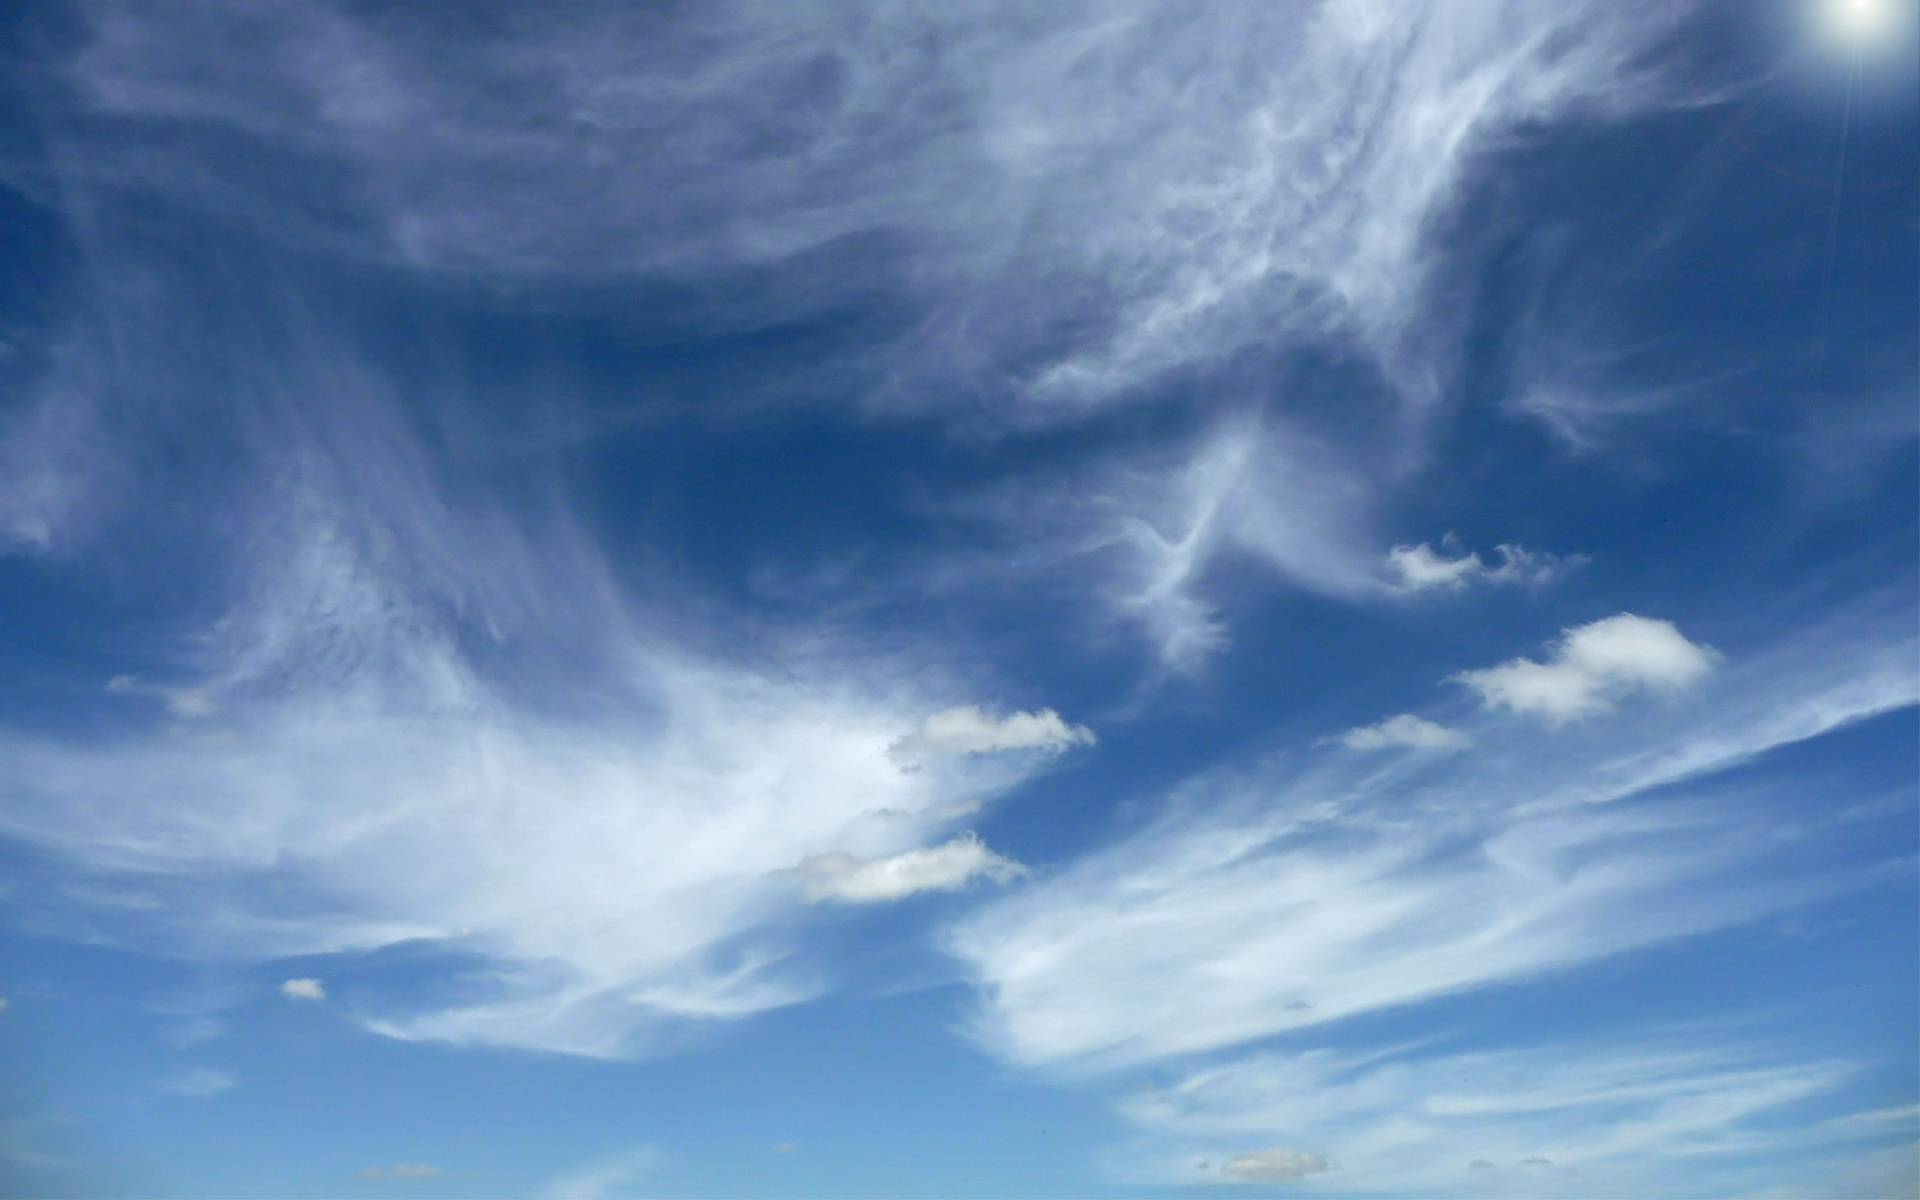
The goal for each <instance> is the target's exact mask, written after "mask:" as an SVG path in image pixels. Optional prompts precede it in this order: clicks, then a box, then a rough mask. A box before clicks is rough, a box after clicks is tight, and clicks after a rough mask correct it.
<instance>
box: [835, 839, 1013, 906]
mask: <svg viewBox="0 0 1920 1200" xmlns="http://www.w3.org/2000/svg"><path fill="white" fill-rule="evenodd" d="M800 871H801V873H802V874H803V875H804V876H805V877H806V881H807V882H806V896H807V899H809V900H813V901H821V900H835V901H839V902H840V903H842V904H876V903H881V902H884V901H889V900H903V899H905V898H906V897H908V896H912V895H915V894H916V893H919V892H953V891H958V890H960V889H961V888H963V887H966V886H967V885H968V884H970V883H973V882H975V881H976V880H982V879H985V880H992V881H994V882H996V883H998V882H1004V881H1005V880H1008V879H1013V878H1015V877H1017V876H1020V875H1024V874H1026V868H1025V867H1022V866H1021V865H1020V864H1019V863H1016V862H1013V861H1011V860H1009V859H1006V858H1002V857H1001V856H1000V855H998V854H995V853H994V852H993V851H991V850H989V849H987V848H986V846H985V845H984V844H982V842H981V841H980V839H979V838H977V837H974V836H972V835H967V836H964V837H957V838H955V839H953V840H952V841H950V842H945V843H943V844H941V845H938V846H931V847H928V848H927V849H924V850H907V851H904V852H902V853H900V854H896V855H893V856H892V857H890V858H880V859H873V860H871V861H864V862H863V861H862V860H860V859H857V858H855V857H853V856H852V855H851V854H819V855H815V856H814V857H812V858H809V859H807V860H806V861H805V862H803V863H801V864H800Z"/></svg>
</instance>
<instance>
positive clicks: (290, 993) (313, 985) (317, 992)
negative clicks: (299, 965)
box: [280, 979, 327, 1000]
mask: <svg viewBox="0 0 1920 1200" xmlns="http://www.w3.org/2000/svg"><path fill="white" fill-rule="evenodd" d="M280 994H281V995H283V996H285V997H286V998H287V999H289V1000H325V999H326V998H327V989H326V988H325V987H324V986H322V985H321V983H320V981H319V980H318V979H289V980H287V981H286V982H285V983H283V984H281V985H280Z"/></svg>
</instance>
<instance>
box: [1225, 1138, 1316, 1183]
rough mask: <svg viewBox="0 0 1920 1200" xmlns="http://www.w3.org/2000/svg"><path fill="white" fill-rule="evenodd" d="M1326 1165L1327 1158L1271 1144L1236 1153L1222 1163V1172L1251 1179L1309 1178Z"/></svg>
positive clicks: (1263, 1180) (1253, 1181) (1253, 1180)
mask: <svg viewBox="0 0 1920 1200" xmlns="http://www.w3.org/2000/svg"><path fill="white" fill-rule="evenodd" d="M1326 1169H1327V1160H1326V1159H1324V1158H1322V1157H1320V1156H1319V1155H1318V1154H1310V1153H1308V1152H1307V1151H1305V1150H1296V1149H1294V1148H1293V1147H1291V1146H1269V1147H1267V1148H1266V1149H1265V1150H1255V1151H1253V1152H1251V1153H1248V1154H1236V1155H1234V1156H1233V1157H1232V1158H1230V1159H1228V1160H1227V1161H1226V1162H1224V1163H1222V1164H1220V1172H1221V1174H1223V1175H1231V1176H1233V1177H1234V1178H1235V1179H1244V1180H1246V1181H1247V1182H1249V1183H1262V1182H1270V1181H1278V1180H1289V1179H1305V1178H1306V1177H1307V1176H1309V1175H1317V1174H1319V1173H1320V1172H1321V1171H1324V1170H1326Z"/></svg>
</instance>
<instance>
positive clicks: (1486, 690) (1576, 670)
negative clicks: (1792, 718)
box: [1453, 613, 1720, 725]
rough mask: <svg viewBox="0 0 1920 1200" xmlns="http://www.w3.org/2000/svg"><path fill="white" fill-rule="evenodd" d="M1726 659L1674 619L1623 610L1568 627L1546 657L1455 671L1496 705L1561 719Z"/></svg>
mask: <svg viewBox="0 0 1920 1200" xmlns="http://www.w3.org/2000/svg"><path fill="white" fill-rule="evenodd" d="M1719 659H1720V653H1719V652H1718V651H1717V650H1715V649H1714V648H1713V647H1711V646H1702V645H1698V644H1696V643H1694V642H1690V641H1688V640H1687V639H1686V637H1685V636H1684V635H1682V634H1681V632H1680V631H1679V630H1678V629H1677V628H1675V627H1674V625H1673V623H1672V622H1671V621H1659V620H1652V619H1649V618H1647V617H1637V616H1634V615H1633V614H1632V613H1620V614H1619V615H1617V616H1612V617H1607V618H1605V619H1603V620H1599V621H1595V622H1593V623H1592V624H1589V625H1581V626H1578V627H1576V628H1573V629H1569V630H1567V631H1566V632H1565V633H1564V634H1562V635H1561V637H1560V639H1559V640H1558V641H1557V642H1555V643H1554V645H1553V647H1552V649H1551V653H1550V655H1549V657H1548V659H1547V661H1546V662H1544V663H1542V662H1535V661H1533V660H1532V659H1528V658H1516V659H1514V660H1513V661H1512V662H1508V663H1503V664H1502V665H1500V666H1497V667H1488V668H1486V669H1485V670H1480V671H1462V672H1460V673H1459V674H1458V675H1455V676H1454V677H1453V678H1454V679H1455V680H1457V681H1458V682H1460V683H1463V684H1465V685H1467V686H1468V687H1470V688H1472V689H1473V690H1474V691H1476V692H1478V693H1480V698H1481V700H1482V702H1483V703H1485V704H1486V705H1487V706H1488V707H1489V708H1493V707H1504V708H1507V709H1511V710H1512V711H1513V712H1516V713H1522V714H1537V715H1539V716H1541V717H1543V718H1544V719H1545V720H1547V721H1548V722H1549V723H1551V724H1555V725H1560V724H1565V723H1566V722H1568V721H1574V720H1579V719H1580V718H1582V717H1590V716H1593V715H1594V714H1596V713H1602V712H1606V711H1607V710H1609V709H1611V708H1612V707H1613V706H1614V703H1615V702H1616V701H1617V700H1619V699H1620V698H1621V697H1623V696H1626V695H1629V694H1632V693H1634V692H1643V691H1652V692H1668V693H1671V692H1677V691H1680V690H1681V689H1683V688H1686V687H1688V686H1689V685H1691V684H1693V683H1695V682H1697V681H1698V680H1700V679H1702V678H1703V677H1705V676H1706V675H1707V674H1708V673H1709V672H1710V671H1712V670H1713V667H1714V664H1715V663H1716V662H1718V661H1719Z"/></svg>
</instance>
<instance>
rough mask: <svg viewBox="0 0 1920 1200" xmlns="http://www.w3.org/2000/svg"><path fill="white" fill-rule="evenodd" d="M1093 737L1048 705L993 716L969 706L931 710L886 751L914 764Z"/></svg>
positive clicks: (1086, 742)
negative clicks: (913, 729)
mask: <svg viewBox="0 0 1920 1200" xmlns="http://www.w3.org/2000/svg"><path fill="white" fill-rule="evenodd" d="M1094 741H1095V738H1094V736H1093V730H1091V729H1088V728H1087V727H1086V726H1084V725H1069V724H1067V723H1066V722H1065V721H1063V720H1061V719H1060V714H1059V713H1057V712H1055V711H1053V710H1052V709H1050V708H1043V709H1041V710H1040V711H1039V712H1016V713H1013V714H1011V715H1010V716H1005V717H996V716H994V715H993V714H991V713H988V712H985V711H983V710H981V709H980V708H978V707H975V706H974V705H971V704H969V705H964V706H962V707H960V708H947V709H942V710H941V711H939V712H937V713H934V714H933V715H931V716H929V717H928V718H927V719H926V720H925V721H923V722H921V723H920V728H919V729H917V730H915V731H914V732H913V733H912V734H910V735H909V736H907V737H904V738H902V739H900V740H899V741H898V742H895V743H894V744H893V745H892V746H891V747H889V748H888V751H887V753H888V754H889V755H890V756H892V757H893V758H895V759H898V760H900V761H902V762H907V763H917V762H921V761H924V760H927V759H935V758H952V757H957V756H960V755H966V754H991V753H994V752H996V751H1002V750H1053V751H1058V750H1065V749H1066V748H1068V747H1069V746H1091V745H1093V743H1094Z"/></svg>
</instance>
